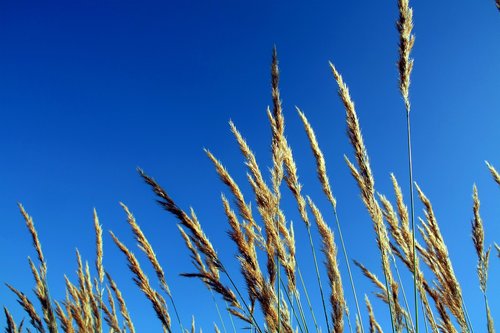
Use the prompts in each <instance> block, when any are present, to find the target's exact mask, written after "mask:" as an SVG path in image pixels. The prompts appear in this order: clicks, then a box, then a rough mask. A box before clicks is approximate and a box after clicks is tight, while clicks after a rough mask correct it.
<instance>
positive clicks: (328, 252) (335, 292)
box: [307, 197, 346, 333]
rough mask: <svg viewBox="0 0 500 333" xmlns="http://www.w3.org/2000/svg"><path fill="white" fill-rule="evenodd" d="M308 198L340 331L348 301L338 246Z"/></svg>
mask: <svg viewBox="0 0 500 333" xmlns="http://www.w3.org/2000/svg"><path fill="white" fill-rule="evenodd" d="M307 199H308V203H309V207H310V208H311V210H312V213H313V216H314V218H315V221H316V225H317V226H318V230H319V234H320V236H321V239H322V241H323V253H324V254H325V257H326V271H327V274H328V280H329V281H330V288H331V293H330V304H331V306H332V321H333V331H334V332H336V333H340V332H343V331H344V312H345V310H346V302H345V299H344V289H343V286H342V278H341V276H340V270H339V267H338V263H337V246H336V245H335V239H334V236H333V232H332V230H331V229H330V228H329V227H328V225H327V224H326V222H325V221H324V219H323V216H322V215H321V212H320V211H319V209H318V208H317V207H316V205H315V204H314V203H313V202H312V200H311V199H310V198H309V197H308V198H307Z"/></svg>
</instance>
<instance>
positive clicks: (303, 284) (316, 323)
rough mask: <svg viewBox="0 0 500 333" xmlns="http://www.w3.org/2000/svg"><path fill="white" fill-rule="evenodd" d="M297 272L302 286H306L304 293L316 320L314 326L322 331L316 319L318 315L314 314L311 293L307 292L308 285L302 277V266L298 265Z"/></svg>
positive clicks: (317, 330)
mask: <svg viewBox="0 0 500 333" xmlns="http://www.w3.org/2000/svg"><path fill="white" fill-rule="evenodd" d="M297 272H299V278H300V282H301V284H302V287H303V288H304V294H305V295H306V301H307V305H308V306H309V311H310V312H311V316H312V319H313V322H314V327H316V332H320V330H319V327H318V322H317V321H316V316H315V315H314V310H313V307H312V304H311V299H310V298H309V293H308V292H307V288H306V285H305V283H304V279H303V278H302V273H301V271H300V267H299V266H298V265H297Z"/></svg>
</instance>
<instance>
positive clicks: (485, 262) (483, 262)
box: [472, 184, 495, 333]
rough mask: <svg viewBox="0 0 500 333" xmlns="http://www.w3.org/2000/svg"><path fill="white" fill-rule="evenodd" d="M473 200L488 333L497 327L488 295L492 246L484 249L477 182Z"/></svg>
mask: <svg viewBox="0 0 500 333" xmlns="http://www.w3.org/2000/svg"><path fill="white" fill-rule="evenodd" d="M472 202H473V205H472V211H473V214H474V218H473V219H472V242H473V244H474V248H475V250H476V254H477V258H478V261H477V276H478V279H479V287H480V288H481V292H482V293H483V297H484V306H485V311H486V321H487V329H488V333H494V332H495V328H494V324H493V317H492V316H491V312H490V307H489V305H488V297H487V296H486V290H487V282H488V266H489V260H490V251H491V247H489V248H488V249H487V250H486V251H485V249H484V225H483V219H482V218H481V215H480V213H479V207H480V205H481V203H480V201H479V194H478V191H477V187H476V185H475V184H474V186H473V189H472Z"/></svg>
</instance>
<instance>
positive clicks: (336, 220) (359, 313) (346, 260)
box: [332, 203, 364, 333]
mask: <svg viewBox="0 0 500 333" xmlns="http://www.w3.org/2000/svg"><path fill="white" fill-rule="evenodd" d="M332 206H333V214H334V215H335V223H336V224H337V231H338V233H339V238H340V245H341V247H342V252H343V254H344V259H345V262H346V265H347V272H348V274H349V282H350V284H351V289H352V294H353V295H354V302H355V304H356V311H357V312H358V317H359V318H360V327H361V332H362V333H363V332H364V327H363V323H362V321H361V318H362V317H361V309H360V307H359V302H358V296H357V294H356V287H355V286H354V279H353V278H352V271H351V264H350V263H349V256H348V255H347V249H346V246H345V243H344V236H343V235H342V229H341V228H340V220H339V216H338V214H337V207H336V206H335V205H333V203H332Z"/></svg>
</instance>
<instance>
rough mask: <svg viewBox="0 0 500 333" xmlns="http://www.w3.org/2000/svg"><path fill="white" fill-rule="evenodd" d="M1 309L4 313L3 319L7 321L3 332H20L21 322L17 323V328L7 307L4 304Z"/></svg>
mask: <svg viewBox="0 0 500 333" xmlns="http://www.w3.org/2000/svg"><path fill="white" fill-rule="evenodd" d="M3 311H4V313H5V319H6V321H7V327H6V328H5V333H21V332H22V329H23V322H22V321H21V323H20V324H19V328H18V327H17V325H16V322H15V320H14V317H12V314H11V313H10V311H9V309H7V307H6V306H4V307H3Z"/></svg>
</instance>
